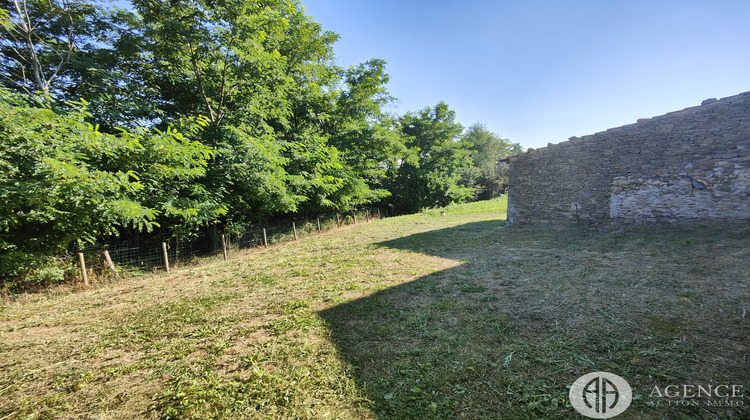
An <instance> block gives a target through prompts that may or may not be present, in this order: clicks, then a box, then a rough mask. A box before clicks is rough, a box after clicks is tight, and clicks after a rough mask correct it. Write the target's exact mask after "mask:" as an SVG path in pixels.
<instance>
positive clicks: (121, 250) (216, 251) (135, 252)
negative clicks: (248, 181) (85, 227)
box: [69, 208, 388, 282]
mask: <svg viewBox="0 0 750 420" xmlns="http://www.w3.org/2000/svg"><path fill="white" fill-rule="evenodd" d="M386 214H388V211H387V210H385V209H379V208H374V209H370V208H368V209H359V210H355V211H351V212H347V213H326V214H321V215H317V216H295V217H291V218H286V219H282V220H275V221H273V222H267V223H258V224H255V225H253V226H251V227H249V228H248V229H246V230H244V231H242V232H240V233H230V232H221V231H219V230H213V231H209V232H199V233H191V234H184V235H172V236H149V237H147V238H145V239H141V240H135V239H134V240H127V241H126V240H121V241H109V242H104V243H101V244H96V245H92V246H90V247H88V248H86V249H84V250H83V251H82V252H81V253H82V254H83V262H82V261H80V258H81V257H80V256H79V255H78V254H79V253H71V254H70V256H69V257H70V258H71V262H72V264H71V265H76V266H78V267H79V268H80V270H81V272H80V273H79V275H78V277H81V278H82V279H83V280H84V282H87V280H86V276H85V274H88V275H92V274H93V275H98V274H103V273H108V272H112V273H117V269H118V267H119V268H127V269H128V270H135V271H157V270H167V269H168V267H170V266H172V267H174V266H175V265H179V264H183V263H186V262H189V261H192V260H195V259H196V258H200V257H206V256H213V255H222V254H224V255H226V253H227V251H230V250H238V249H248V248H258V247H266V246H273V245H279V244H283V243H287V242H291V241H294V240H297V239H299V238H303V237H307V236H311V235H315V234H318V233H321V232H325V231H328V230H332V229H336V228H340V227H344V226H348V225H352V224H359V223H366V222H369V221H372V220H377V219H380V218H382V217H384V216H385V215H386ZM107 255H108V256H109V258H110V261H111V264H110V263H109V261H107Z"/></svg>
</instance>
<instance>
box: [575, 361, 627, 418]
mask: <svg viewBox="0 0 750 420" xmlns="http://www.w3.org/2000/svg"><path fill="white" fill-rule="evenodd" d="M569 397H570V405H572V406H573V408H575V409H576V411H578V412H579V413H581V414H583V415H584V416H586V417H590V418H592V419H608V418H611V417H614V416H616V415H618V414H620V413H622V412H623V411H625V410H626V409H627V408H628V407H629V406H630V403H631V401H633V390H632V389H631V388H630V384H628V382H627V381H626V380H625V379H622V378H621V377H619V376H617V375H615V374H614V373H609V372H592V373H587V374H585V375H583V376H581V377H580V378H578V379H576V381H575V382H573V385H572V386H571V387H570V394H569Z"/></svg>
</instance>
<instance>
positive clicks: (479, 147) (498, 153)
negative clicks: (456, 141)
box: [461, 123, 523, 200]
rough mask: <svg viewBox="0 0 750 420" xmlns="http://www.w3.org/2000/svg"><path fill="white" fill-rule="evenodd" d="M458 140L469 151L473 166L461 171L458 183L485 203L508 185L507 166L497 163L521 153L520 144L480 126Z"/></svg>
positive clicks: (503, 190) (468, 131) (476, 125)
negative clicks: (471, 188) (472, 190)
mask: <svg viewBox="0 0 750 420" xmlns="http://www.w3.org/2000/svg"><path fill="white" fill-rule="evenodd" d="M461 141H462V142H463V143H464V147H466V149H468V150H469V154H470V156H471V158H472V163H473V165H472V166H471V167H468V168H464V170H463V171H462V173H461V184H462V185H465V186H467V187H474V188H475V194H476V197H477V199H479V200H488V199H491V198H494V197H497V196H498V195H499V194H502V193H503V192H505V189H506V188H507V185H508V165H507V164H505V163H502V162H500V161H501V160H502V159H503V158H506V157H508V156H512V155H517V154H519V153H522V152H523V149H522V148H521V145H520V144H518V143H511V142H510V141H509V140H507V139H503V138H500V137H499V136H498V135H497V134H495V133H492V132H490V131H488V130H487V128H486V127H485V126H483V125H482V124H479V123H477V124H474V125H472V126H471V127H469V129H468V130H467V131H466V132H465V133H464V134H463V136H462V138H461Z"/></svg>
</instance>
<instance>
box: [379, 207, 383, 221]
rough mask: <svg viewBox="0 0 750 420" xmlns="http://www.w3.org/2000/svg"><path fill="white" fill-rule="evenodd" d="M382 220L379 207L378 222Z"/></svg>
mask: <svg viewBox="0 0 750 420" xmlns="http://www.w3.org/2000/svg"><path fill="white" fill-rule="evenodd" d="M380 219H382V217H381V216H380V207H378V220H380Z"/></svg>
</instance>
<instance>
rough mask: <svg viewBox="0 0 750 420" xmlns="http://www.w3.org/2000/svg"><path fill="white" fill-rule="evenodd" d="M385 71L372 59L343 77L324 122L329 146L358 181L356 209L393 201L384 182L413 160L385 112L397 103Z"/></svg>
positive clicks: (394, 120) (379, 63)
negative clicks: (404, 161)
mask: <svg viewBox="0 0 750 420" xmlns="http://www.w3.org/2000/svg"><path fill="white" fill-rule="evenodd" d="M385 65H386V63H385V61H384V60H381V59H372V60H369V61H367V62H366V63H362V64H359V65H357V66H353V67H351V68H349V69H348V70H346V71H343V72H342V77H343V86H342V87H341V88H340V89H339V90H338V92H339V93H338V96H337V97H336V99H335V109H334V110H333V111H332V113H331V116H330V118H329V119H328V121H327V122H326V131H327V132H328V133H329V135H330V140H329V141H330V144H331V145H333V146H334V147H336V148H337V149H338V150H339V151H340V153H341V154H342V159H343V160H344V162H345V163H346V167H347V168H349V169H350V170H351V172H352V173H353V177H357V178H360V181H359V187H358V188H356V190H357V191H358V192H357V193H356V194H354V195H356V196H357V198H356V199H352V204H355V205H356V204H367V203H372V202H378V201H380V200H382V199H384V198H386V197H389V196H390V195H391V194H390V191H388V190H387V189H386V187H385V184H384V181H385V179H386V178H387V177H388V174H389V171H392V170H393V169H394V168H396V167H397V166H398V163H399V161H401V160H403V159H405V158H406V157H407V156H408V154H409V150H408V149H407V148H406V146H405V145H404V143H403V140H402V137H401V135H400V133H399V131H398V129H397V121H396V119H395V118H394V117H392V116H390V115H387V114H385V113H384V112H383V107H385V106H387V105H388V104H390V103H391V102H392V101H393V100H394V99H393V98H392V97H391V96H390V94H389V93H388V91H387V89H386V85H387V83H388V80H389V76H388V74H387V73H386V72H385Z"/></svg>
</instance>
